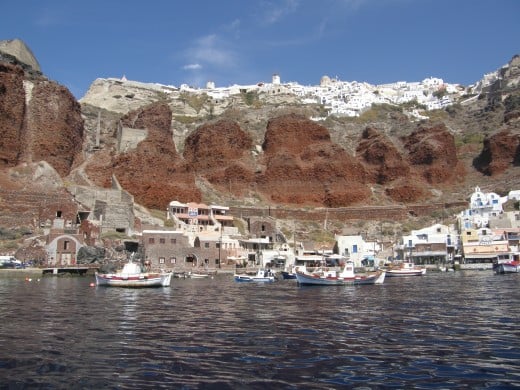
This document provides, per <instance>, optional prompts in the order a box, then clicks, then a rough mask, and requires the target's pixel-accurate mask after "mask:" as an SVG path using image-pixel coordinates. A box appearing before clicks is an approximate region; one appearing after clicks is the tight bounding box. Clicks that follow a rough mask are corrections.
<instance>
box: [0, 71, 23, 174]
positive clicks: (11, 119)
mask: <svg viewBox="0 0 520 390" xmlns="http://www.w3.org/2000/svg"><path fill="white" fill-rule="evenodd" d="M23 80H24V72H23V69H22V68H20V67H19V66H15V65H11V64H6V63H1V62H0V133H1V134H2V136H1V137H0V166H15V165H16V164H17V163H18V155H19V154H20V153H21V151H22V150H23V145H22V142H23V140H22V126H23V120H24V111H25V91H24V88H23Z"/></svg>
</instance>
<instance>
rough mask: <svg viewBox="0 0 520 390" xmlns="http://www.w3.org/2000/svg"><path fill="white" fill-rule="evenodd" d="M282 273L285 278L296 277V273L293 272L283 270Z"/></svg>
mask: <svg viewBox="0 0 520 390" xmlns="http://www.w3.org/2000/svg"><path fill="white" fill-rule="evenodd" d="M281 274H282V278H283V279H296V274H294V273H292V272H287V271H282V272H281Z"/></svg>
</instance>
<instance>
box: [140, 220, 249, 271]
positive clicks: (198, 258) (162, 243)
mask: <svg viewBox="0 0 520 390" xmlns="http://www.w3.org/2000/svg"><path fill="white" fill-rule="evenodd" d="M142 248H143V258H144V260H147V261H149V262H150V263H151V266H152V269H165V270H169V271H174V272H187V271H199V270H206V271H214V270H217V269H234V267H235V263H234V262H233V261H231V262H229V261H228V258H230V257H231V258H233V257H237V256H240V254H241V249H240V246H239V242H238V241H237V240H233V239H231V238H229V237H228V236H221V235H220V234H199V235H196V236H195V238H194V239H191V238H190V236H189V235H188V234H186V233H185V232H182V231H178V230H175V231H174V230H143V233H142Z"/></svg>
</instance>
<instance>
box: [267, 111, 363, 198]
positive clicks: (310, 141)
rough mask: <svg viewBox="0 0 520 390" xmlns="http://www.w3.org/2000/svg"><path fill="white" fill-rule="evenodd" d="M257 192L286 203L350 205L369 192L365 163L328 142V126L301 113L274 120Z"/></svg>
mask: <svg viewBox="0 0 520 390" xmlns="http://www.w3.org/2000/svg"><path fill="white" fill-rule="evenodd" d="M263 149H264V153H265V156H264V158H265V166H266V168H265V171H264V172H263V174H261V175H260V176H259V178H258V183H257V185H258V187H257V189H258V191H259V192H261V193H262V194H264V195H265V196H266V197H268V198H269V199H270V200H271V201H273V202H277V203H286V204H287V203H288V204H309V205H324V206H327V207H338V206H348V205H351V204H354V203H357V202H360V201H362V200H364V199H367V198H368V197H369V196H370V191H369V189H368V188H367V187H366V186H365V184H364V183H365V170H364V168H363V166H362V165H361V164H360V163H359V162H358V161H357V160H356V159H354V158H353V157H352V156H350V155H349V154H348V153H347V152H346V151H345V150H344V149H342V148H341V147H339V146H338V145H336V144H333V143H332V142H331V140H330V134H329V132H328V130H327V129H326V128H324V127H323V126H320V125H318V124H316V123H315V122H312V121H311V120H308V119H306V118H304V117H302V116H298V115H294V114H291V115H285V116H281V117H278V118H274V119H271V120H270V121H269V123H268V125H267V131H266V133H265V139H264V143H263Z"/></svg>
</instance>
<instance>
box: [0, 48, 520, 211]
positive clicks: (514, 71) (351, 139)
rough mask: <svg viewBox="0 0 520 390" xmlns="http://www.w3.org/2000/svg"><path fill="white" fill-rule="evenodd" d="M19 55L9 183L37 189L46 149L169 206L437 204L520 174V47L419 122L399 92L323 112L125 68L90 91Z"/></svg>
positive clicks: (94, 179) (2, 107)
mask: <svg viewBox="0 0 520 390" xmlns="http://www.w3.org/2000/svg"><path fill="white" fill-rule="evenodd" d="M2 58H4V57H2ZM5 58H7V57H5ZM5 58H4V59H5ZM9 58H10V60H9V61H0V130H1V132H2V137H1V139H0V170H1V175H0V177H1V178H2V180H3V182H2V186H3V188H16V189H17V190H20V189H21V188H23V189H24V190H25V191H40V190H38V189H35V188H33V187H32V185H33V182H32V180H31V177H34V166H33V165H31V164H34V163H38V162H39V161H45V162H47V163H48V165H49V166H50V167H52V168H50V169H53V170H54V171H55V172H56V173H57V174H58V175H59V177H61V178H62V179H63V180H64V181H65V182H69V183H77V184H81V185H92V186H99V187H110V186H111V185H112V183H113V182H114V181H113V179H114V178H115V179H117V182H118V183H119V184H120V185H121V186H122V187H123V188H124V189H125V190H126V191H128V192H129V193H131V194H132V195H133V196H134V197H135V200H136V202H138V203H140V204H142V205H144V206H146V207H148V208H153V209H158V210H164V209H165V208H166V206H167V204H168V203H169V202H170V201H171V200H179V201H184V202H189V201H196V202H201V201H202V202H208V203H221V204H233V205H256V206H258V205H265V206H287V207H295V206H297V207H302V206H312V207H317V206H318V207H344V206H365V205H377V206H381V205H388V206H393V205H396V204H403V203H405V204H406V203H424V204H429V203H431V202H433V201H435V202H443V201H445V202H449V201H463V200H466V198H467V194H468V193H469V192H470V191H471V188H472V187H473V186H474V185H477V184H478V185H481V186H482V187H486V186H490V187H493V188H489V189H490V190H494V191H498V192H500V191H507V190H510V189H518V188H520V175H519V172H518V168H517V166H518V163H519V160H520V156H519V153H520V152H519V133H520V121H519V116H520V115H519V114H518V113H519V112H520V109H519V107H520V103H519V101H520V98H519V96H520V92H519V84H518V80H519V79H520V76H519V72H518V65H519V57H517V56H515V57H514V58H513V59H512V60H511V62H510V63H509V64H508V66H507V67H506V69H502V70H501V71H500V72H501V73H500V75H501V77H499V78H498V80H497V81H496V82H495V83H494V84H493V85H491V86H490V87H489V88H487V89H485V90H483V91H482V93H481V94H480V95H479V96H467V97H466V98H465V99H464V101H461V102H459V103H457V104H455V105H454V106H451V107H448V108H447V109H445V110H437V111H435V112H423V113H422V115H428V116H429V119H427V120H422V121H419V122H417V121H415V120H414V119H412V118H410V117H408V116H407V115H404V114H403V109H402V107H398V106H396V107H388V106H382V107H373V108H372V109H371V110H368V111H367V112H366V113H364V114H363V115H362V116H361V117H359V118H337V117H329V118H328V119H326V120H321V121H318V122H316V121H314V120H311V119H310V118H311V117H316V116H320V115H321V114H322V111H321V107H320V106H318V105H314V106H309V105H306V106H302V105H301V104H299V103H298V99H297V98H296V97H294V96H287V97H286V98H285V99H284V98H283V96H251V95H244V94H242V95H240V94H239V95H237V96H234V97H232V98H230V99H229V100H226V101H217V100H215V99H212V98H210V97H209V96H207V95H204V94H189V93H186V92H183V91H179V90H175V89H172V90H171V91H167V92H168V93H166V92H165V91H164V90H158V89H157V86H155V85H153V86H149V87H147V85H146V84H142V83H135V82H133V83H130V82H129V83H126V82H125V81H117V80H116V81H114V80H107V81H102V80H96V81H95V83H94V84H93V88H92V95H89V94H87V95H86V96H85V97H84V98H83V99H82V102H81V105H80V104H79V103H78V102H76V101H75V100H74V98H73V97H72V95H71V94H70V93H69V91H68V90H67V89H66V88H65V87H63V86H60V85H57V84H56V83H53V82H51V81H49V80H47V79H46V78H45V77H44V76H42V75H38V74H37V72H36V73H35V72H34V71H33V72H31V71H29V70H30V69H32V67H31V66H29V67H28V66H27V64H24V63H22V62H21V61H13V60H12V58H11V57H9ZM29 68H30V69H29ZM28 69H29V70H28ZM103 83H105V84H103ZM103 85H104V86H103ZM103 88H104V89H103ZM103 90H104V91H106V92H105V94H104V95H103V93H102V91H103ZM99 116H101V117H102V119H101V126H99V122H98V118H99ZM122 128H125V129H136V130H137V129H144V131H143V133H142V134H143V136H142V139H139V140H138V141H136V142H137V143H136V146H135V147H133V148H128V149H122V148H121V146H120V145H119V140H120V137H121V129H122ZM96 140H98V141H96ZM23 164H26V166H27V167H33V168H30V169H29V168H28V169H29V170H30V171H31V173H30V174H27V179H26V180H25V181H23V180H22V178H21V177H20V174H18V175H15V176H16V177H17V179H16V180H15V179H14V176H13V174H12V172H13V171H12V169H14V168H17V167H20V166H21V165H23ZM51 176H52V175H49V177H51ZM22 181H23V185H22V184H20V183H21V182H22ZM16 183H18V184H16ZM52 183H54V184H53V185H54V186H55V185H56V180H55V178H54V179H53V180H52ZM63 186H65V185H63ZM49 188H51V187H49Z"/></svg>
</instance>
